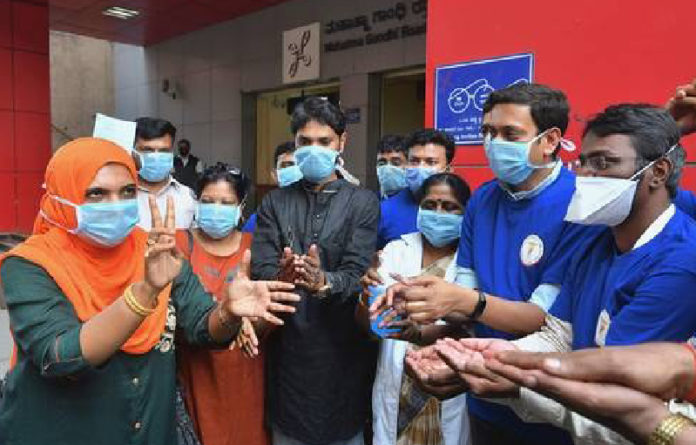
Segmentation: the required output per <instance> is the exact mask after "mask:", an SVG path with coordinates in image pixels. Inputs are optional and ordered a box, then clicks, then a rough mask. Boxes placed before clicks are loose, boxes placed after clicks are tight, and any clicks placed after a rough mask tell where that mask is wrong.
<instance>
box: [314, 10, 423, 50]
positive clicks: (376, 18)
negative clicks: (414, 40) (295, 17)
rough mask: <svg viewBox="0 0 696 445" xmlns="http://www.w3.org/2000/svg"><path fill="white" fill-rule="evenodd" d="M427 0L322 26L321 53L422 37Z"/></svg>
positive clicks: (342, 19)
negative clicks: (322, 43) (322, 47)
mask: <svg viewBox="0 0 696 445" xmlns="http://www.w3.org/2000/svg"><path fill="white" fill-rule="evenodd" d="M427 11H428V2H427V0H410V1H399V2H396V3H393V4H392V5H391V6H387V7H383V8H377V9H373V10H372V11H366V12H365V13H364V14H359V15H354V16H350V17H342V18H335V19H332V20H330V21H329V22H328V23H326V24H325V25H324V39H325V43H324V51H325V52H327V53H329V52H335V51H345V50H348V49H352V48H358V47H365V46H370V45H376V44H380V43H386V42H391V41H393V40H399V39H404V38H407V37H414V36H419V35H423V34H425V30H426V14H427Z"/></svg>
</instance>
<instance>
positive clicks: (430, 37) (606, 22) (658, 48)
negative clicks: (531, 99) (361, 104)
mask: <svg viewBox="0 0 696 445" xmlns="http://www.w3.org/2000/svg"><path fill="white" fill-rule="evenodd" d="M428 3H429V7H428V33H427V36H426V38H427V50H426V60H427V62H426V63H427V71H426V85H427V88H426V91H427V93H426V124H427V125H429V126H430V125H432V124H433V97H434V88H435V86H434V85H435V82H434V70H435V67H437V66H439V65H443V64H451V63H455V62H462V61H468V60H477V59H485V58H489V57H496V56H503V55H509V54H517V53H524V52H532V53H534V57H535V59H534V63H535V73H534V79H535V81H536V82H540V83H544V84H548V85H551V86H554V87H556V88H560V89H561V90H563V91H564V92H565V93H566V94H567V95H568V99H569V100H570V103H571V124H570V127H569V132H568V134H567V136H568V137H569V138H570V139H572V140H573V141H575V142H576V144H578V145H579V142H580V138H579V135H580V132H581V131H582V121H583V119H586V118H587V117H588V116H589V115H591V114H592V113H596V112H597V111H600V110H601V109H602V108H603V107H605V106H606V105H608V104H611V103H617V102H650V103H657V104H663V103H664V102H665V101H666V100H667V99H668V97H669V96H670V94H672V92H673V91H674V88H675V87H676V86H677V85H680V84H684V83H687V82H689V81H690V80H691V79H692V78H695V77H696V46H695V44H694V42H696V40H695V39H694V30H695V29H696V27H694V24H693V20H690V18H693V17H694V15H695V14H696V3H694V0H669V1H666V2H665V1H655V0H633V1H631V2H627V1H607V0H583V1H573V2H559V1H558V0H535V1H526V2H524V1H511V0H509V1H499V2H475V1H468V0H431V1H430V2H428ZM684 143H685V146H686V147H687V151H688V160H689V161H694V162H696V137H693V136H692V137H690V138H686V139H685V140H684ZM455 164H456V165H457V167H458V168H457V171H458V172H460V173H462V175H463V176H464V177H465V178H466V179H467V180H468V181H469V182H470V183H472V184H473V185H475V186H478V185H479V184H480V183H481V182H482V181H485V180H488V179H490V178H492V174H491V173H490V170H488V168H487V167H485V165H486V159H485V156H484V154H483V150H482V148H481V147H460V148H458V149H457V155H456V158H455ZM683 183H684V186H685V187H686V188H689V189H692V190H696V164H695V165H693V166H689V167H688V168H687V172H686V174H685V178H684V181H683Z"/></svg>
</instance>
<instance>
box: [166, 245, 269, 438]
mask: <svg viewBox="0 0 696 445" xmlns="http://www.w3.org/2000/svg"><path fill="white" fill-rule="evenodd" d="M184 238H187V237H179V239H178V243H179V248H180V250H181V251H182V252H184V254H187V256H189V258H190V260H189V261H190V262H191V266H192V267H193V271H194V273H195V274H196V275H198V277H199V278H200V280H201V282H202V283H203V286H204V287H205V288H206V290H207V291H208V292H210V293H211V294H213V295H215V298H217V299H218V301H219V300H220V298H221V297H222V295H223V292H224V289H225V286H226V285H227V284H229V282H230V281H232V279H233V278H234V275H235V273H236V271H237V267H238V265H239V262H240V261H241V259H242V255H243V254H244V251H245V250H247V249H249V248H250V247H251V239H252V238H251V235H250V234H246V233H245V234H243V235H242V241H241V244H240V246H239V250H238V251H237V253H235V254H234V255H231V256H228V257H218V256H215V255H212V254H210V253H208V252H206V251H205V250H204V249H203V248H202V247H201V246H200V245H198V243H197V242H196V241H195V240H194V241H193V242H192V243H190V242H189V240H188V239H184ZM177 367H178V376H179V381H180V383H181V386H182V389H183V393H184V400H185V402H186V408H187V409H188V412H189V415H190V416H191V420H192V421H193V424H194V425H195V428H196V433H197V434H198V438H199V439H200V441H201V443H203V444H204V445H242V444H243V445H269V444H270V440H269V437H268V433H267V432H266V430H265V428H264V423H263V422H264V406H263V402H264V358H263V351H261V354H260V355H259V357H256V358H253V359H250V358H248V357H246V356H244V355H243V354H242V352H241V351H240V350H239V349H238V348H235V349H234V350H232V351H230V350H227V349H222V350H208V349H200V348H195V347H192V346H189V345H186V344H180V345H177Z"/></svg>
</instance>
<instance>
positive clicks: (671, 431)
mask: <svg viewBox="0 0 696 445" xmlns="http://www.w3.org/2000/svg"><path fill="white" fill-rule="evenodd" d="M689 425H693V422H691V420H689V419H688V418H687V417H685V416H682V415H681V414H672V415H670V416H669V417H667V418H665V419H664V420H663V421H662V422H660V424H659V425H658V426H657V428H655V431H653V432H652V434H650V437H649V438H648V445H673V444H674V440H675V439H676V438H677V435H678V434H679V433H680V432H681V430H683V429H684V428H686V427H687V426H689Z"/></svg>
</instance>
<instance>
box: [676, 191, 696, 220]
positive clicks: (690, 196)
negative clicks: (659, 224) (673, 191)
mask: <svg viewBox="0 0 696 445" xmlns="http://www.w3.org/2000/svg"><path fill="white" fill-rule="evenodd" d="M672 202H674V205H675V206H677V208H679V210H681V211H682V212H684V213H686V214H687V215H689V216H690V217H692V218H694V219H696V195H694V193H693V192H691V191H689V190H684V189H682V188H680V189H677V196H676V197H675V198H674V199H673V200H672Z"/></svg>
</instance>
